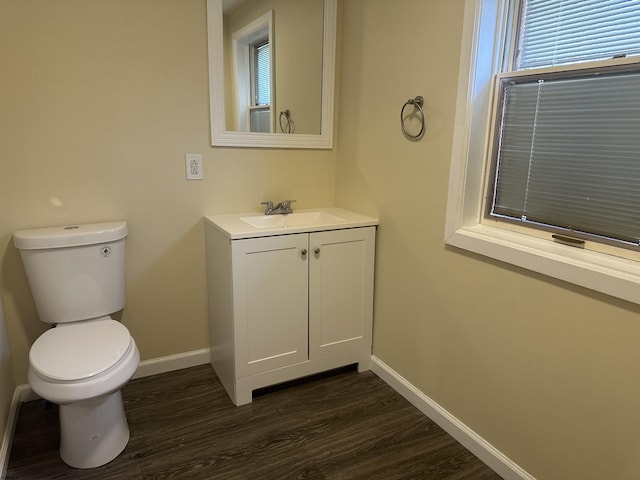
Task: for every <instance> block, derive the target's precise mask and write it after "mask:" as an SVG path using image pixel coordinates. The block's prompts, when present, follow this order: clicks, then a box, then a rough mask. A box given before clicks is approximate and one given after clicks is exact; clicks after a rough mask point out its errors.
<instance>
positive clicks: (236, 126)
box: [207, 0, 337, 148]
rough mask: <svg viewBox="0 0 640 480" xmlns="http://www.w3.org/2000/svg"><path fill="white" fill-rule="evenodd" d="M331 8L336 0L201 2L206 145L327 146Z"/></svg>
mask: <svg viewBox="0 0 640 480" xmlns="http://www.w3.org/2000/svg"><path fill="white" fill-rule="evenodd" d="M223 4H224V9H223ZM227 4H230V5H227ZM224 10H226V13H225V11H224ZM336 11H337V0H245V1H242V0H207V30H208V37H209V89H210V102H211V144H212V145H214V146H233V147H240V146H245V147H271V148H332V146H333V105H334V83H335V78H334V77H335V50H336V15H337V14H336ZM301 37H302V38H304V42H302V41H301V40H300V38H301Z"/></svg>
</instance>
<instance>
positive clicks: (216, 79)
mask: <svg viewBox="0 0 640 480" xmlns="http://www.w3.org/2000/svg"><path fill="white" fill-rule="evenodd" d="M337 4H338V0H324V14H323V46H322V121H321V124H320V134H319V135H312V134H301V133H300V134H299V133H294V134H285V133H255V132H233V131H229V130H226V129H225V111H224V103H225V96H224V60H223V32H222V23H223V22H222V0H207V32H208V37H209V101H210V112H211V145H213V146H214V147H217V146H220V147H266V148H316V149H323V148H327V149H330V148H332V147H333V104H334V89H335V61H336V24H337Z"/></svg>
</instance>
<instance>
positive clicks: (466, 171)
mask: <svg viewBox="0 0 640 480" xmlns="http://www.w3.org/2000/svg"><path fill="white" fill-rule="evenodd" d="M509 6H510V2H509V0H465V10H464V20H463V32H462V44H461V52H460V64H459V77H458V92H457V99H456V115H455V123H454V134H453V144H452V152H451V168H450V176H449V194H448V199H447V213H446V220H445V243H446V245H449V246H452V247H456V248H460V249H463V250H467V251H471V252H474V253H477V254H480V255H484V256H487V257H490V258H493V259H495V260H498V261H501V262H505V263H508V264H511V265H515V266H518V267H521V268H524V269H527V270H531V271H534V272H537V273H540V274H543V275H547V276H550V277H552V278H556V279H559V280H563V281H566V282H569V283H572V284H574V285H579V286H581V287H585V288H588V289H592V290H595V291H598V292H601V293H605V294H607V295H611V296H613V297H617V298H620V299H624V300H627V301H630V302H633V303H637V304H640V261H638V260H640V257H638V259H633V258H626V257H622V256H618V255H617V254H616V253H615V248H616V247H611V248H613V249H614V251H613V252H612V251H611V250H609V253H605V252H604V251H596V250H587V249H581V248H575V247H572V246H567V245H564V244H561V243H557V242H554V241H552V240H551V239H550V238H549V235H548V234H547V235H546V238H541V237H540V236H537V235H536V234H531V232H528V231H526V230H527V229H526V227H525V228H524V229H523V228H508V227H505V226H504V225H497V224H496V222H495V221H493V222H491V221H486V219H485V201H486V193H485V192H486V191H487V190H486V189H487V182H488V181H489V175H488V173H489V169H490V168H491V159H490V156H489V155H488V152H489V151H490V148H491V146H490V140H491V138H492V128H493V127H492V124H493V113H494V108H495V101H494V93H495V90H494V78H495V77H496V75H497V74H498V73H499V72H501V71H502V70H504V68H503V67H506V66H509V67H510V66H511V65H510V62H511V60H510V59H509V55H508V52H507V49H506V48H501V47H502V46H504V45H505V44H506V43H507V40H508V38H510V37H507V36H506V35H507V32H508V30H507V29H508V28H512V21H513V15H514V12H515V10H512V9H510V8H509ZM512 41H513V40H512ZM512 41H511V42H512ZM512 46H513V45H510V47H512ZM620 62H622V63H637V62H638V58H637V57H636V58H634V57H631V58H626V59H623V60H622V61H618V63H620ZM599 63H601V64H603V65H605V64H607V63H608V61H604V62H593V63H591V65H592V66H594V67H595V66H598V64H599ZM609 63H610V62H609ZM549 68H550V69H551V68H555V69H558V67H549ZM569 68H575V67H571V66H563V67H562V68H561V69H562V70H567V69H569ZM523 230H525V231H523ZM528 230H530V229H528Z"/></svg>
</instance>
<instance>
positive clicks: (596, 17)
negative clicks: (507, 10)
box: [516, 0, 640, 69]
mask: <svg viewBox="0 0 640 480" xmlns="http://www.w3.org/2000/svg"><path fill="white" fill-rule="evenodd" d="M637 54H640V1H638V0H523V8H522V11H521V18H520V35H519V41H518V54H517V56H516V68H517V69H527V68H534V67H542V66H551V65H563V64H568V63H576V62H583V61H587V60H598V59H606V58H611V57H613V56H620V55H627V56H630V55H637Z"/></svg>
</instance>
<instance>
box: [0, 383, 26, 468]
mask: <svg viewBox="0 0 640 480" xmlns="http://www.w3.org/2000/svg"><path fill="white" fill-rule="evenodd" d="M30 394H31V395H35V394H33V391H32V390H31V387H29V385H18V386H17V387H16V389H15V390H14V391H13V397H12V398H11V405H10V406H9V415H8V417H7V423H6V425H5V429H4V435H3V436H2V445H0V479H4V478H6V477H7V468H8V467H9V455H10V454H11V445H12V444H13V434H14V432H15V431H16V425H17V424H18V413H19V412H20V404H21V403H22V402H25V401H28V399H29V397H30Z"/></svg>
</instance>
